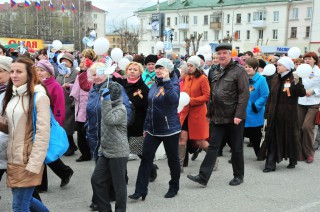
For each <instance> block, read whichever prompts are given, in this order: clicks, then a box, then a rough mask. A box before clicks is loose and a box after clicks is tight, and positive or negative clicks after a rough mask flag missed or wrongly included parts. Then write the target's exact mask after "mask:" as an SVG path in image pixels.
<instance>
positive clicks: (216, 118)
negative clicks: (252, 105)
mask: <svg viewBox="0 0 320 212" xmlns="http://www.w3.org/2000/svg"><path fill="white" fill-rule="evenodd" d="M248 83H249V77H248V74H247V73H246V71H245V70H244V68H243V67H242V66H241V65H238V64H237V63H235V62H234V61H233V60H231V61H230V63H229V64H228V65H227V66H226V67H225V68H224V69H221V67H220V65H218V67H217V68H216V70H215V71H213V76H212V82H211V98H210V99H211V102H212V104H210V105H209V107H208V114H207V117H208V118H211V119H212V120H213V122H214V123H215V124H228V123H233V122H234V118H239V119H242V120H245V119H246V109H247V104H248V99H249V89H248V87H249V85H248Z"/></svg>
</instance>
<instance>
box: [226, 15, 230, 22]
mask: <svg viewBox="0 0 320 212" xmlns="http://www.w3.org/2000/svg"><path fill="white" fill-rule="evenodd" d="M227 24H230V14H228V15H227Z"/></svg>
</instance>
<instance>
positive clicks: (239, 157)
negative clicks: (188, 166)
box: [187, 44, 249, 186]
mask: <svg viewBox="0 0 320 212" xmlns="http://www.w3.org/2000/svg"><path fill="white" fill-rule="evenodd" d="M231 51H232V46H231V45H230V44H219V45H218V46H217V47H216V52H217V53H218V57H219V61H220V64H219V65H218V67H217V69H216V71H215V72H214V73H213V78H212V81H211V82H210V83H211V100H212V104H211V106H210V107H209V108H208V114H207V118H208V121H209V122H210V123H211V124H212V125H213V126H212V136H211V141H210V145H209V147H208V152H207V154H206V156H205V158H204V160H203V162H202V164H201V166H200V171H199V174H198V175H196V176H192V175H188V176H187V177H188V178H189V179H190V180H192V181H194V182H197V183H199V184H201V185H203V186H206V185H207V183H208V181H209V178H210V176H211V173H212V170H213V167H214V164H215V162H216V159H217V156H218V153H219V149H220V145H221V142H222V140H223V139H224V138H225V137H226V136H227V135H228V136H229V137H230V140H231V141H230V143H229V145H230V147H231V150H232V157H231V161H232V168H233V175H234V178H233V179H232V180H231V181H230V182H229V185H232V186H235V185H240V184H241V183H242V182H243V176H244V162H243V129H244V123H245V118H246V108H247V103H248V99H249V85H248V83H249V78H248V75H247V73H246V71H245V70H244V68H243V67H242V66H240V65H238V64H237V63H235V62H234V61H233V60H232V56H231Z"/></svg>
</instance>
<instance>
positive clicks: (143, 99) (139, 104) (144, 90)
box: [113, 62, 158, 182]
mask: <svg viewBox="0 0 320 212" xmlns="http://www.w3.org/2000/svg"><path fill="white" fill-rule="evenodd" d="M142 73H143V67H142V65H141V64H140V63H137V62H131V63H129V64H128V65H127V67H126V70H125V74H126V79H121V78H115V77H114V78H113V80H114V81H116V82H118V83H120V84H121V85H122V86H123V87H124V89H125V91H126V93H127V95H128V97H129V100H130V102H131V104H132V105H133V107H134V111H135V112H134V114H135V115H134V120H133V122H132V123H129V124H128V139H129V147H130V153H132V154H136V155H138V156H139V157H140V158H141V155H142V148H143V140H144V138H143V125H144V121H145V119H146V113H147V108H148V93H149V88H148V86H147V85H146V84H145V83H144V82H143V80H142V78H141V74H142ZM157 169H158V166H157V165H155V164H153V170H152V172H151V174H150V181H151V182H153V181H154V180H155V179H156V177H157Z"/></svg>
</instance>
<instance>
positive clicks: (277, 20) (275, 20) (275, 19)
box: [273, 11, 279, 22]
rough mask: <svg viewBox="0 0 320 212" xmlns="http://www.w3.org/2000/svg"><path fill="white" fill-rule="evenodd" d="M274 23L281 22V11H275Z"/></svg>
mask: <svg viewBox="0 0 320 212" xmlns="http://www.w3.org/2000/svg"><path fill="white" fill-rule="evenodd" d="M273 21H274V22H279V11H273Z"/></svg>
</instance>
